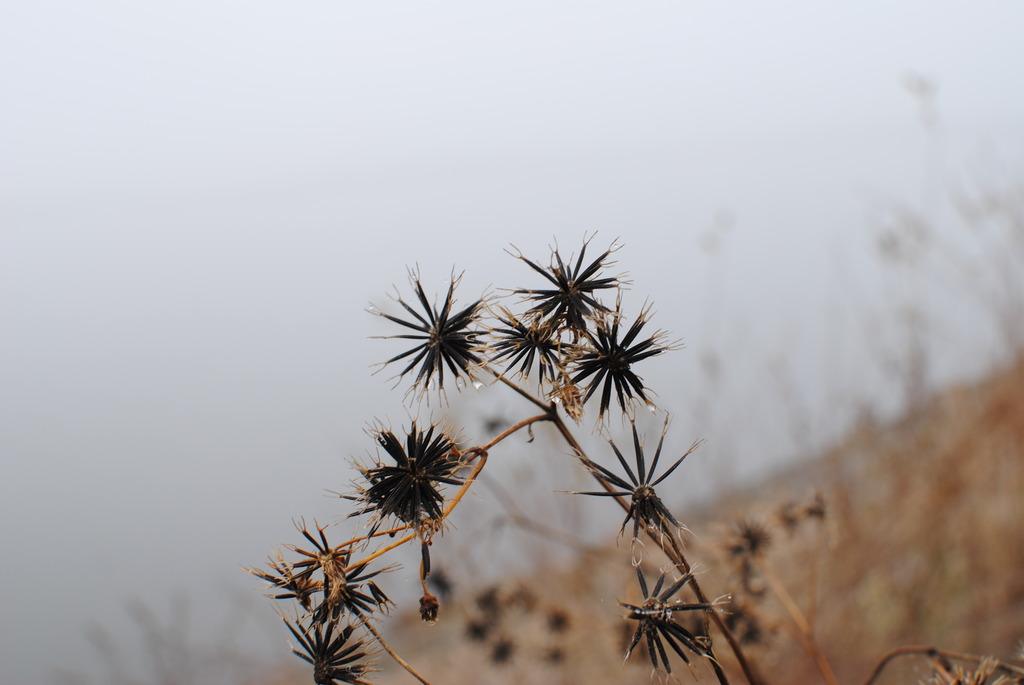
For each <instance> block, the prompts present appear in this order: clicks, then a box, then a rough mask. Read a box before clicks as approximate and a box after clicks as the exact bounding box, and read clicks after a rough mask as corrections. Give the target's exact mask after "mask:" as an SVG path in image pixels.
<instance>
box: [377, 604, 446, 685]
mask: <svg viewBox="0 0 1024 685" xmlns="http://www.w3.org/2000/svg"><path fill="white" fill-rule="evenodd" d="M362 623H363V627H364V628H366V629H367V630H368V631H370V634H371V635H373V637H374V638H375V639H376V640H377V642H378V643H379V644H380V646H381V647H383V648H384V651H385V652H387V653H388V654H389V655H390V656H391V658H392V659H394V660H395V661H396V662H397V663H398V665H399V666H401V667H402V668H404V669H405V670H407V671H408V672H409V673H410V674H411V675H412V677H413V678H415V679H416V680H418V681H420V682H421V683H423V685H430V681H428V680H427V679H426V678H424V677H423V676H421V675H420V674H419V673H417V672H416V671H415V669H413V667H412V666H410V665H409V664H408V663H406V661H405V660H404V659H402V657H400V656H398V655H397V654H395V650H393V649H391V647H390V646H388V643H387V642H385V641H384V638H383V637H381V634H380V633H379V632H377V629H376V628H374V627H373V625H372V624H371V623H370V622H369V621H367V620H365V619H364V620H363V622H362Z"/></svg>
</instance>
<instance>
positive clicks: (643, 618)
mask: <svg viewBox="0 0 1024 685" xmlns="http://www.w3.org/2000/svg"><path fill="white" fill-rule="evenodd" d="M636 577H637V580H638V581H639V582H640V591H641V592H642V593H643V596H644V601H643V602H642V603H641V604H627V603H625V602H620V604H621V605H622V606H623V607H625V608H626V609H627V610H628V614H627V616H626V618H628V619H629V620H631V621H636V622H637V626H636V630H635V631H634V632H633V638H632V639H631V640H630V642H629V647H627V648H626V658H627V659H628V658H629V655H630V654H631V653H632V652H633V649H634V648H635V647H636V646H637V645H638V644H639V643H640V640H641V639H644V638H646V640H647V654H648V656H649V657H650V659H651V664H652V665H653V666H654V668H655V669H657V668H659V665H658V664H659V659H660V662H661V667H663V668H664V669H665V672H666V673H671V672H672V665H671V663H669V660H668V653H667V652H666V650H665V643H668V646H669V647H671V648H672V651H674V652H675V653H676V654H678V655H679V658H681V659H682V660H683V662H684V663H686V664H689V663H690V658H689V657H688V656H687V654H686V652H687V651H689V652H691V653H693V654H695V655H697V656H701V657H709V658H710V657H711V650H710V649H709V647H708V646H707V644H706V641H705V640H704V639H703V638H701V637H700V636H697V635H694V634H693V633H692V632H690V631H689V630H687V629H686V628H684V627H683V626H681V625H679V623H677V622H676V620H675V615H676V614H677V613H678V612H680V611H709V610H713V609H715V608H717V607H718V606H719V603H718V602H712V603H703V602H701V603H693V604H688V603H684V602H680V601H678V600H677V601H675V602H671V599H672V597H674V596H675V594H676V593H677V592H679V590H680V589H682V587H683V586H684V585H686V584H687V583H688V582H690V579H691V578H692V577H693V574H692V573H690V572H686V573H684V574H683V575H682V577H681V578H679V579H678V580H676V581H675V582H673V583H672V584H671V585H669V586H668V587H667V588H664V589H662V588H663V587H664V585H665V579H666V578H667V577H668V574H667V573H662V574H661V575H660V576H659V577H658V581H657V583H655V585H654V590H653V591H651V592H648V590H647V580H646V579H645V578H644V573H643V571H642V570H641V569H640V567H639V566H637V568H636Z"/></svg>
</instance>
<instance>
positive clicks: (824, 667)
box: [758, 561, 839, 685]
mask: <svg viewBox="0 0 1024 685" xmlns="http://www.w3.org/2000/svg"><path fill="white" fill-rule="evenodd" d="M758 566H759V568H760V570H761V575H762V576H763V577H764V579H765V580H766V581H768V585H770V586H771V588H772V592H774V593H775V595H776V596H777V597H778V598H779V600H780V601H781V602H782V606H784V607H785V608H786V613H788V614H789V618H790V620H791V621H793V625H794V626H795V627H796V636H797V639H798V640H799V641H800V645H801V646H802V647H803V648H804V651H806V652H807V653H808V654H809V655H810V656H811V658H812V659H814V664H815V666H817V667H818V670H819V671H820V672H821V675H822V677H823V678H824V679H825V682H826V683H828V685H839V681H838V680H836V674H835V673H834V672H833V671H832V667H831V666H830V665H829V663H828V659H826V658H825V653H824V652H822V651H821V647H820V646H819V645H818V641H817V640H815V639H814V631H813V630H812V629H811V624H810V623H808V622H807V618H806V617H805V616H804V613H803V612H802V611H801V610H800V607H799V606H798V605H797V603H796V600H794V599H793V596H792V595H791V594H789V591H788V590H786V586H785V585H783V584H782V581H780V580H779V577H778V576H776V575H775V572H774V571H773V570H772V568H771V566H769V565H768V562H767V561H762V562H761V563H760V564H758Z"/></svg>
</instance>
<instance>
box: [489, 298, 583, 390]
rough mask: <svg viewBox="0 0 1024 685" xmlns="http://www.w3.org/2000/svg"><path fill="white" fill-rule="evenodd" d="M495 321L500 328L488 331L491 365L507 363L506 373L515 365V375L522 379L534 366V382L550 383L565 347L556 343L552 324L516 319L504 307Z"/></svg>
mask: <svg viewBox="0 0 1024 685" xmlns="http://www.w3.org/2000/svg"><path fill="white" fill-rule="evenodd" d="M497 318H498V321H499V322H500V323H501V326H502V327H500V328H495V329H494V330H493V331H491V334H492V335H493V336H494V337H495V340H494V342H492V343H491V346H492V347H493V348H494V350H495V354H494V356H492V357H491V362H493V363H498V362H502V361H505V360H507V361H508V367H509V368H510V369H513V368H515V367H516V365H518V366H519V368H518V370H517V371H516V373H518V374H519V375H520V376H522V377H526V376H528V375H529V374H530V371H531V370H532V369H533V367H534V362H536V366H537V377H538V380H539V381H540V382H542V383H543V382H544V381H545V380H549V381H550V380H553V379H554V378H555V374H556V373H557V370H558V368H559V359H560V357H561V356H562V353H563V351H564V350H563V348H564V347H568V346H569V343H566V344H565V345H562V344H561V343H560V342H559V340H558V337H557V331H556V329H555V326H554V324H553V323H552V322H551V321H548V320H545V319H542V318H540V317H528V318H525V319H523V318H519V317H517V316H516V315H515V314H513V313H512V312H510V311H508V310H507V309H505V308H504V307H502V308H500V309H499V314H498V317H497Z"/></svg>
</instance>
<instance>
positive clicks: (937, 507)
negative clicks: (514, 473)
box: [378, 358, 1024, 684]
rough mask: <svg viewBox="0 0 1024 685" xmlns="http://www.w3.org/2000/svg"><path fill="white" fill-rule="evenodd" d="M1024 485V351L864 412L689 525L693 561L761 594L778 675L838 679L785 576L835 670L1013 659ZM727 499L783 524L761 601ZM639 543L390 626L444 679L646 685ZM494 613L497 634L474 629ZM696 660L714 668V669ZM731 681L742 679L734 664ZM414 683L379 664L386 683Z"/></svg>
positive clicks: (763, 648)
mask: <svg viewBox="0 0 1024 685" xmlns="http://www.w3.org/2000/svg"><path fill="white" fill-rule="evenodd" d="M814 491H819V492H821V493H822V494H823V495H824V499H825V502H826V504H827V516H826V518H825V520H824V523H819V522H818V521H817V520H816V519H815V520H807V521H804V522H803V523H801V524H799V525H798V526H796V527H795V528H794V529H793V530H789V529H787V528H786V527H785V526H784V525H783V524H782V523H781V522H780V516H779V514H780V511H782V507H784V506H785V505H786V504H787V503H791V502H797V503H799V504H801V505H802V504H806V503H807V502H809V501H811V497H812V495H813V492H814ZM1022 493H1024V358H1022V359H1020V360H1018V362H1017V363H1015V364H1014V365H1012V366H1011V367H1009V368H1006V369H1003V370H1000V371H998V372H996V373H993V374H992V375H991V376H989V377H988V378H986V379H984V380H982V381H980V382H978V383H976V384H973V385H967V384H964V385H959V386H956V387H953V388H950V389H948V390H946V391H945V392H943V393H941V394H940V395H938V396H936V397H934V398H932V399H931V400H929V401H928V402H926V403H925V404H924V405H922V406H921V407H919V408H918V409H917V410H916V411H914V412H913V413H912V414H911V415H908V416H907V417H905V418H904V419H903V420H901V421H899V422H898V423H895V424H893V425H884V426H883V425H862V426H860V427H859V428H857V429H856V430H854V431H852V432H851V433H850V434H849V436H848V437H847V438H846V439H845V440H844V441H842V443H840V444H838V445H837V446H835V447H834V448H833V449H831V450H829V451H828V452H827V453H826V454H824V455H823V456H821V457H820V458H819V459H817V460H815V461H814V462H813V463H810V464H802V465H800V466H798V467H796V468H794V469H793V470H792V471H791V472H789V473H786V474H782V475H781V476H779V477H777V478H775V479H773V480H772V481H771V482H770V483H767V484H762V485H760V486H759V487H757V488H753V489H751V490H749V491H747V492H745V493H740V494H736V495H734V496H732V497H731V498H729V499H728V500H724V501H721V502H719V503H717V505H716V506H715V507H714V508H713V510H712V511H713V512H714V514H713V515H711V516H708V517H702V518H699V519H698V520H694V518H693V517H691V518H690V519H689V520H686V521H684V522H685V523H687V525H689V526H690V528H691V529H693V531H694V533H695V536H694V537H693V539H692V540H691V542H690V554H691V555H692V559H691V561H696V565H697V567H698V568H699V569H703V570H704V571H706V573H705V574H704V584H705V585H706V586H707V589H708V593H709V594H712V595H715V594H718V593H724V592H734V593H736V594H737V598H740V597H742V596H743V595H744V594H746V595H747V598H746V600H745V601H746V602H748V603H749V606H750V607H751V608H752V609H753V610H754V611H755V612H756V614H757V616H758V617H759V618H760V619H761V621H762V623H761V627H762V628H763V630H764V635H763V636H762V640H761V642H760V644H755V645H752V646H749V647H748V649H749V650H750V656H751V657H752V659H753V660H754V661H755V662H756V664H757V666H758V670H759V671H760V672H761V674H762V675H763V676H764V678H765V680H766V682H768V683H772V684H779V683H804V682H807V683H814V682H823V676H822V675H821V674H820V673H819V669H818V668H816V666H815V664H814V662H813V660H812V659H811V658H810V657H809V656H808V655H807V653H806V651H805V649H804V648H803V647H802V646H801V644H800V640H798V639H796V637H795V636H796V633H798V632H799V631H796V630H795V629H794V628H793V626H794V623H793V621H792V619H791V617H790V614H789V613H788V612H787V611H786V610H785V607H784V605H783V603H782V602H781V601H780V599H779V596H778V595H777V594H776V593H773V592H772V588H771V582H769V581H771V580H772V579H776V580H777V581H778V582H779V583H780V584H781V585H782V586H784V587H785V588H787V591H788V593H790V594H791V595H792V599H793V601H794V602H795V604H796V607H798V609H799V613H800V614H801V615H802V617H803V618H804V619H805V620H806V621H807V623H808V625H809V626H810V628H811V631H812V632H813V638H812V641H813V643H814V644H816V645H818V646H819V647H820V650H821V652H822V653H823V654H824V655H825V657H826V658H827V660H828V662H829V664H830V665H831V668H832V669H833V670H834V671H835V674H836V677H837V680H838V681H839V682H841V683H854V684H859V683H862V682H864V680H865V679H866V678H867V676H868V674H869V673H870V672H871V670H872V668H874V666H875V665H876V664H877V663H878V662H879V660H880V659H881V658H882V656H883V655H884V654H885V653H886V652H887V651H888V650H890V649H893V648H895V647H899V646H902V645H910V644H921V645H930V646H935V647H940V648H943V649H949V650H953V651H957V652H966V653H971V654H977V655H995V656H997V657H999V658H1001V659H1004V660H1005V659H1007V658H1010V657H1012V656H1013V652H1014V650H1015V648H1016V647H1017V645H1018V642H1019V641H1020V640H1021V638H1022V637H1024V572H1022V570H1024V496H1022ZM796 510H798V509H791V511H796ZM723 512H730V513H732V514H734V515H735V517H736V519H744V520H758V521H761V522H763V524H764V525H765V526H766V527H767V529H768V531H769V532H770V534H771V544H770V546H769V547H768V549H767V550H766V551H764V552H763V553H762V554H760V555H759V556H758V558H757V559H756V560H755V561H754V562H753V565H754V567H755V568H754V570H753V571H752V572H751V573H750V574H749V576H750V577H749V578H748V580H749V583H748V585H749V586H750V587H749V589H750V590H753V591H755V593H756V592H758V591H760V590H762V589H763V594H761V595H760V596H754V595H753V594H751V593H744V592H743V590H742V582H741V577H740V575H739V574H737V573H735V572H733V571H731V570H730V569H735V568H736V567H737V564H736V563H735V562H734V560H731V559H730V556H729V554H728V552H727V551H724V547H725V546H726V545H727V544H728V542H729V541H730V540H731V539H733V537H734V533H733V532H732V526H731V524H732V521H723V520H722V519H721V518H720V517H721V516H722V515H723ZM627 547H628V545H625V544H620V545H619V546H618V547H615V546H610V547H608V548H606V549H601V550H595V551H594V552H593V553H592V554H589V555H584V556H582V557H580V559H579V561H578V563H575V564H573V565H572V566H569V567H562V568H543V569H539V570H538V571H536V572H535V573H533V574H531V575H529V576H528V577H522V578H517V579H508V580H507V581H505V583H504V584H502V585H500V586H498V587H497V589H496V590H494V591H493V592H492V593H491V599H492V600H495V601H496V602H497V604H498V606H499V609H497V610H494V611H492V612H491V613H488V611H485V610H484V609H482V608H481V607H482V606H483V605H485V604H487V597H488V595H487V592H488V589H487V588H470V587H461V586H458V585H457V586H456V592H455V593H454V595H453V598H452V599H451V600H449V601H447V602H446V603H445V605H444V609H443V613H442V618H441V621H440V622H439V623H438V624H437V625H434V626H426V625H423V624H422V623H420V622H419V620H418V617H416V616H415V615H412V614H410V616H409V618H408V620H407V621H402V622H401V624H400V625H398V626H393V630H394V642H395V644H396V647H397V648H398V649H400V650H401V651H402V653H403V654H405V655H407V657H408V658H409V659H410V660H414V661H415V662H416V663H417V664H418V665H419V666H420V667H421V668H422V671H423V672H424V673H427V674H429V675H430V676H431V677H432V679H433V680H434V681H436V682H441V683H449V684H452V683H506V682H508V683H512V682H529V683H579V682H587V683H605V682H616V683H632V682H636V683H649V682H651V669H650V664H649V662H647V661H646V660H645V659H646V655H641V654H634V657H633V658H632V659H631V662H634V663H633V664H631V665H630V666H627V667H626V668H625V669H623V668H622V662H621V655H622V654H623V652H624V644H625V642H624V641H625V640H626V638H627V635H626V633H624V632H623V631H624V628H623V625H622V624H623V623H625V622H624V621H622V620H621V615H622V613H623V612H622V610H621V609H620V608H619V606H618V602H619V601H630V600H635V599H636V598H635V597H634V596H633V595H634V594H635V593H636V589H635V587H634V585H635V583H633V582H631V581H632V578H631V576H630V575H629V574H628V572H627V573H624V572H623V570H622V564H621V563H620V562H621V557H622V556H624V555H628V554H629V551H628V549H627ZM609 559H612V560H613V561H614V563H606V562H607V561H608V560H609ZM481 598H483V599H481ZM495 598H497V599H495ZM482 603H483V604H482ZM556 613H557V614H558V615H561V616H563V617H564V618H565V625H564V629H563V630H561V631H560V632H554V631H552V629H551V624H550V622H549V619H550V617H551V616H553V615H555V614H556ZM481 621H483V624H484V625H486V626H487V627H486V631H485V632H486V635H485V636H484V637H483V638H480V639H474V638H471V637H469V633H468V632H467V631H472V630H473V627H474V626H477V627H479V624H480V622H481ZM737 632H741V631H737ZM502 644H504V645H507V646H509V645H510V649H511V654H510V658H509V659H508V660H507V661H504V662H500V663H495V662H496V661H499V660H498V659H496V651H495V650H496V645H502ZM722 654H723V657H722V658H723V661H725V662H726V664H727V666H728V665H729V663H728V659H729V657H728V654H726V650H722ZM556 655H557V656H556ZM680 670H682V671H683V674H682V676H683V679H684V680H685V679H687V676H686V673H685V668H683V667H682V666H681V665H680ZM697 673H698V675H701V676H703V679H704V680H707V681H713V680H714V678H713V676H712V675H711V673H710V671H709V670H708V669H707V667H706V666H701V667H699V668H698V669H697ZM930 673H931V671H930V666H929V663H928V661H927V660H926V659H925V658H924V657H914V656H908V657H905V658H901V659H898V660H897V662H894V664H893V667H892V668H887V669H886V672H885V673H884V674H883V677H882V678H881V679H880V681H879V682H883V683H897V682H910V683H916V682H919V681H921V680H922V679H924V678H926V677H928V676H929V674H930ZM730 677H731V679H732V680H733V682H743V678H742V676H741V675H740V674H739V673H736V672H735V669H732V668H730ZM407 679H408V675H407V674H404V673H394V674H393V675H392V674H391V673H388V672H385V673H382V674H379V676H378V680H379V681H380V682H382V683H383V682H400V681H405V680H407Z"/></svg>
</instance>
